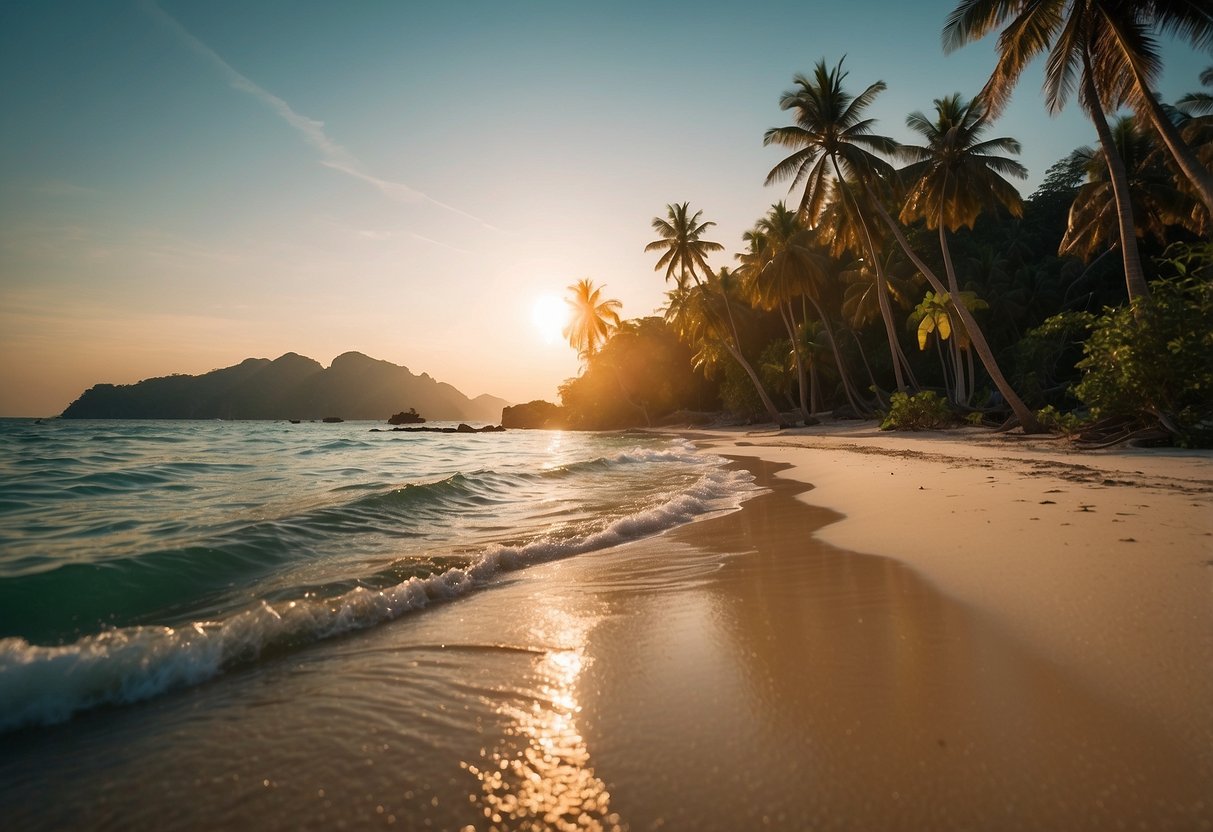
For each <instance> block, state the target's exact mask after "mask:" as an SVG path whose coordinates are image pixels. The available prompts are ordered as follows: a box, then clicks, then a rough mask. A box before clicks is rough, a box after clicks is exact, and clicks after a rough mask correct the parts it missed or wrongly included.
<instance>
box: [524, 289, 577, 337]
mask: <svg viewBox="0 0 1213 832" xmlns="http://www.w3.org/2000/svg"><path fill="white" fill-rule="evenodd" d="M568 322H569V305H568V304H567V303H565V302H564V301H563V300H561V299H560V298H558V297H556V296H555V295H540V296H539V297H537V298H535V302H534V303H533V304H532V305H531V323H533V324H534V325H535V331H536V332H537V333H538V334H539V337H540V339H542V340H543V343H545V344H559V343H560V342H561V341H563V340H564V334H563V330H564V328H565V326H567V325H568Z"/></svg>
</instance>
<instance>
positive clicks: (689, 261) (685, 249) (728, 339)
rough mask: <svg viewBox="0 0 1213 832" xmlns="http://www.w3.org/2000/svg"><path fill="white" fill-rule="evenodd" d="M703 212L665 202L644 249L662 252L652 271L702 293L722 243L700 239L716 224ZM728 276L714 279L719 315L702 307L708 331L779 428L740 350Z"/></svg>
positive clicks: (768, 399) (708, 285)
mask: <svg viewBox="0 0 1213 832" xmlns="http://www.w3.org/2000/svg"><path fill="white" fill-rule="evenodd" d="M702 215H703V212H702V211H696V212H695V213H694V214H692V213H691V210H690V203H687V202H682V203H677V204H673V205H667V206H666V216H665V217H664V218H662V217H654V218H653V222H652V226H653V230H655V231H656V232H657V233H658V234H659V235H660V238H659V239H657V240H654V241H653V242H651V243H649V244H648V245H646V246H645V247H644V250H645V251H661V252H662V255H661V257H660V258H658V260H657V265H655V266H654V267H653V270H654V271H661V270H662V269H663V268H664V269H665V279H666V280H667V281H669V280H671V279H673V280H675V283H676V285H677V286H678V287H679V288H684V287H685V283H686V280H687V279H688V278H689V279H690V280H692V281H693V282H694V283H695V286H696V287H698V288H699V289H700V290H701V292H702V291H707V292H709V293H712V292H713V285H712V281H711V280H710V279H711V278H712V277H713V275H712V269H711V267H710V266H708V263H707V255H708V254H710V253H712V252H715V251H723V250H724V246H722V245H721V244H720V243H716V242H712V241H710V240H705V239H703V235H704V234H705V233H706V232H707V230H708V229H709V228H711V227H712V226H714V225H715V224H716V223H714V222H700V220H699V218H700V217H701V216H702ZM728 279H729V276H728V274H727V273H726V272H725V271H724V270H722V273H721V275H719V279H718V280H717V281H716V287H717V288H718V289H719V298H720V300H721V301H722V302H723V306H724V309H723V312H724V314H723V315H720V313H718V312H717V311H716V310H715V309H714V308H713V305H712V304H710V303H703V304H702V306H701V308H702V310H703V311H704V313H705V314H706V315H707V316H709V317H712V318H716V319H717V320H714V321H713V322H712V324H713V325H712V326H711V327H710V331H711V332H712V333H713V334H714V335H715V336H716V337H718V338H720V340H721V344H722V346H724V348H725V350H726V351H727V352H728V353H729V355H731V356H732V357H733V360H735V361H736V362H737V363H738V364H740V365H741V369H742V370H744V371H745V374H746V376H747V377H748V378H749V379H750V382H751V383H752V384H753V385H754V389H755V390H756V391H757V393H758V398H759V400H760V401H761V402H762V406H763V408H764V409H765V410H766V411H767V415H768V416H770V417H771V421H773V422H774V423H775V424H776V425H780V426H781V427H782V425H783V419H782V418H781V417H780V415H779V410H778V409H777V408H776V407H775V403H774V402H772V401H771V397H770V396H769V395H767V391H766V390H765V389H764V388H763V386H762V380H761V379H760V378H759V377H758V373H756V372H755V371H754V367H753V365H751V364H750V362H749V360H748V359H747V358H746V357H745V355H744V354H743V353H742V351H741V338H740V335H739V334H738V332H737V323H736V320H735V317H734V315H733V308H732V306H731V304H730V302H729V292H728V287H727V286H726V285H724V284H725V283H727V281H728Z"/></svg>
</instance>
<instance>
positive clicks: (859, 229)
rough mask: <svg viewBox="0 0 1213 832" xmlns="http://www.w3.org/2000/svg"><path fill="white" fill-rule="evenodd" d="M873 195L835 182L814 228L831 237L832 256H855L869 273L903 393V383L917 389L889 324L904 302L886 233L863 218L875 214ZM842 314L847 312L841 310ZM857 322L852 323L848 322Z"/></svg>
mask: <svg viewBox="0 0 1213 832" xmlns="http://www.w3.org/2000/svg"><path fill="white" fill-rule="evenodd" d="M843 188H846V193H847V195H848V196H847V198H844V197H843V192H842V189H843ZM874 198H876V195H875V194H874V193H873V192H870V191H868V190H866V189H865V188H864V187H863V185H862V184H860V183H854V182H853V183H846V184H844V183H837V182H836V183H835V197H834V198H833V199H832V200H831V201H830V205H829V206H828V207H827V208H826V211H825V213H824V214H823V215H822V221H821V225H819V226H818V230H819V231H820V236H821V237H823V238H824V239H828V240H831V245H830V253H831V254H832V255H833V256H835V257H839V258H844V259H846V260H849V259H850V257H851V256H854V257H856V258H858V266H859V267H860V268H861V269H862V270H863V271H864V273H865V274H866V275H868V276H869V278H870V281H869V287H870V289H871V294H870V295H869V296H868V298H869V299H870V301H871V302H872V304H874V306H873V308H874V310H875V313H876V317H879V318H880V319H881V321H882V322H883V323H884V324H885V337H886V338H887V339H888V345H889V352H890V353H891V354H892V360H893V378H894V380H895V382H896V384H897V389H898V391H899V392H901V393H905V392H906V388H907V385H908V386H909V387H910V388H914V389H917V387H918V382H917V380H916V379H915V378H914V368H913V367H912V366H911V365H910V360H909V359H908V358H907V357H906V354H905V351H904V350H902V348H901V342H900V341H899V339H898V337H897V333H896V332H895V331H894V330H893V328H892V315H893V303H894V302H897V303H901V304H902V305H903V306H904V305H905V304H904V302H903V301H904V298H902V297H899V289H898V288H897V286H896V285H895V284H896V283H897V278H896V277H895V276H894V275H893V272H892V271H891V268H892V266H893V263H894V262H895V261H894V259H893V257H892V253H893V250H892V248H891V247H890V246H889V244H888V239H887V237H886V236H884V235H882V234H881V233H880V232H881V228H880V226H879V225H875V224H868V222H867V220H866V219H865V218H866V217H868V216H873V215H875V214H876V211H875V210H874V209H873V208H872V205H871V201H872V199H874ZM869 243H870V244H871V245H869ZM902 294H904V293H902ZM844 314H849V313H846V312H845V310H844ZM886 316H887V317H886ZM861 325H862V324H855V323H852V326H861Z"/></svg>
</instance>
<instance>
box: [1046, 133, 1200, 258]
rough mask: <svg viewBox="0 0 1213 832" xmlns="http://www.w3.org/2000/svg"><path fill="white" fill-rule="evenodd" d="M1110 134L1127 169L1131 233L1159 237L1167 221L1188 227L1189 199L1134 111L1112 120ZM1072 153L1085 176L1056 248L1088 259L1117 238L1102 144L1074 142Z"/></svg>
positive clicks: (1162, 238)
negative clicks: (1095, 147)
mask: <svg viewBox="0 0 1213 832" xmlns="http://www.w3.org/2000/svg"><path fill="white" fill-rule="evenodd" d="M1112 137H1113V142H1114V144H1115V148H1116V154H1117V155H1118V156H1119V157H1120V158H1121V159H1122V160H1124V163H1125V169H1126V172H1127V173H1128V196H1129V201H1130V203H1131V204H1132V206H1133V217H1134V220H1135V227H1134V232H1135V234H1136V236H1138V237H1145V236H1152V237H1154V238H1155V239H1156V240H1158V241H1160V242H1165V240H1166V236H1167V229H1168V228H1169V227H1170V226H1172V225H1185V226H1188V227H1189V228H1192V226H1193V224H1194V220H1193V208H1194V207H1195V206H1194V204H1193V203H1194V200H1193V199H1192V198H1190V197H1189V196H1187V195H1186V194H1184V193H1183V192H1182V191H1181V190H1180V189H1179V188H1177V187H1176V186H1175V183H1174V181H1173V179H1172V177H1171V176H1170V175H1169V174H1168V172H1167V171H1166V169H1165V168H1163V166H1162V165H1161V164H1160V163H1159V162H1158V160H1157V154H1156V152H1155V151H1156V147H1155V143H1154V138H1153V135H1152V134H1150V133H1147V132H1145V131H1144V130H1141V129H1140V128H1139V127H1138V125H1137V119H1136V118H1135V117H1133V116H1125V117H1123V118H1120V119H1117V121H1116V123H1115V124H1114V125H1113V128H1112ZM1074 157H1075V158H1076V159H1077V160H1080V161H1081V162H1083V163H1084V164H1085V166H1086V168H1087V174H1088V180H1087V183H1086V184H1085V185H1083V186H1082V187H1081V188H1079V189H1078V193H1077V194H1076V195H1075V197H1074V203H1073V204H1072V205H1071V207H1070V222H1069V226H1068V227H1067V229H1066V234H1065V236H1064V237H1063V238H1062V241H1061V249H1060V253H1061V254H1074V255H1077V256H1078V257H1081V258H1082V259H1083V261H1084V262H1089V261H1090V259H1091V258H1092V257H1093V256H1095V255H1096V254H1098V253H1099V252H1101V251H1102V250H1104V249H1106V248H1107V247H1108V246H1109V245H1113V244H1115V242H1116V240H1117V229H1116V203H1115V198H1114V195H1113V193H1112V188H1111V184H1110V183H1109V181H1108V175H1107V165H1106V164H1105V161H1104V159H1103V151H1102V149H1101V150H1093V149H1091V148H1089V147H1083V148H1079V149H1078V150H1076V151H1074ZM1192 230H1197V229H1196V228H1192Z"/></svg>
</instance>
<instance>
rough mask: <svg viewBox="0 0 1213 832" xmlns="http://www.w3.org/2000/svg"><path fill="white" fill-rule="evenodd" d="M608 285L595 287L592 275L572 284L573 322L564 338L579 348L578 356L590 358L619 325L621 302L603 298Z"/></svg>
mask: <svg viewBox="0 0 1213 832" xmlns="http://www.w3.org/2000/svg"><path fill="white" fill-rule="evenodd" d="M605 288H606V287H605V286H601V287H595V286H594V283H593V281H591V280H590V279H589V278H582V279H581V280H579V281H577V282H576V283H574V284H573V285H571V286H569V287H568V291H569V296H568V297H567V298H565V303H567V304H568V305H569V310H570V314H569V323H568V325H567V326H566V327H565V328H564V330H563V334H564V337H565V338H567V339H568V340H569V346H570V347H572V348H573V349H575V350H577V357H578V358H580V359H581V360H583V361H586V362H588V361H590V359H592V358H593V357H594V355H595V354H596V353H597V352H598V350H599V349H600V348H601V346H602V345H603V344H605V343H606V341H607V339H608V338H610V337H611V334H612V333H613V332H614V331H615V330H617V329H618V328H619V309H620V308H621V307H622V305H623V304H621V303H620V302H619V301H617V300H614V299H611V300H606V299H604V298H603V297H602V290H603V289H605Z"/></svg>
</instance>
